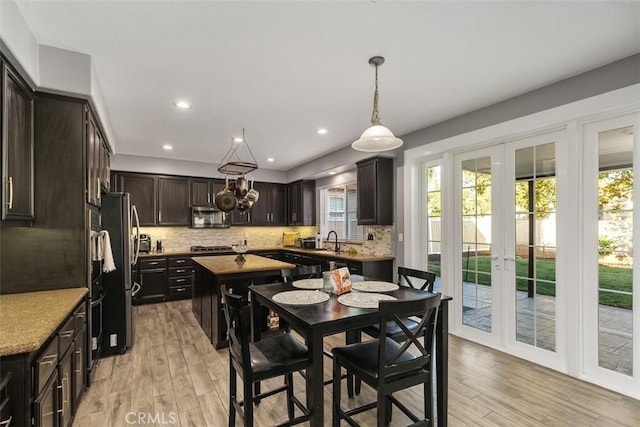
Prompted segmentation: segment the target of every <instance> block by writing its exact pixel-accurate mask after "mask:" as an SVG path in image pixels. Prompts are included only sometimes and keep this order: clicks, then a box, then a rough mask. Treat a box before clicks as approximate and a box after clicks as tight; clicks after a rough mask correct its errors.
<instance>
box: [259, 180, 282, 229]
mask: <svg viewBox="0 0 640 427" xmlns="http://www.w3.org/2000/svg"><path fill="white" fill-rule="evenodd" d="M253 188H254V189H255V190H256V191H258V193H259V194H260V198H259V199H258V201H257V202H255V203H254V205H253V207H252V208H251V224H252V225H287V215H286V205H287V198H286V195H287V192H286V185H284V184H275V183H270V182H256V183H254V184H253Z"/></svg>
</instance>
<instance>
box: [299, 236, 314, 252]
mask: <svg viewBox="0 0 640 427" xmlns="http://www.w3.org/2000/svg"><path fill="white" fill-rule="evenodd" d="M300 247H301V248H302V249H315V248H316V238H315V237H303V238H302V239H300Z"/></svg>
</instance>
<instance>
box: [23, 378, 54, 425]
mask: <svg viewBox="0 0 640 427" xmlns="http://www.w3.org/2000/svg"><path fill="white" fill-rule="evenodd" d="M59 400H60V394H59V393H58V374H57V373H55V374H54V375H53V376H51V378H50V379H49V381H48V382H47V384H46V385H45V386H44V388H43V389H42V391H41V392H40V394H39V395H38V397H36V400H35V401H34V402H33V404H34V417H35V425H36V426H39V427H56V426H57V425H58V405H59V403H58V401H59ZM25 421H26V420H25ZM16 425H17V424H16ZM24 425H27V424H24Z"/></svg>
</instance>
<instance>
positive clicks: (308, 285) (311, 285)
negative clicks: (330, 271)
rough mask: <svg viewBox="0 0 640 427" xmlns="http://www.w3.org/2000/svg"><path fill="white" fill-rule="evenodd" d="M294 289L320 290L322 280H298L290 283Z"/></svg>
mask: <svg viewBox="0 0 640 427" xmlns="http://www.w3.org/2000/svg"><path fill="white" fill-rule="evenodd" d="M292 285H293V287H294V288H298V289H322V278H319V279H300V280H296V281H294V282H293V283H292Z"/></svg>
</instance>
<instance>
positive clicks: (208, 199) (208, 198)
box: [207, 193, 211, 204]
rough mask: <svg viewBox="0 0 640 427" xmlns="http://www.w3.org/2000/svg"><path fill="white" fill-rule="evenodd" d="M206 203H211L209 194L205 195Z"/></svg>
mask: <svg viewBox="0 0 640 427" xmlns="http://www.w3.org/2000/svg"><path fill="white" fill-rule="evenodd" d="M207 203H209V204H210V203H211V193H207Z"/></svg>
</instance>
